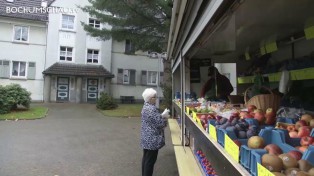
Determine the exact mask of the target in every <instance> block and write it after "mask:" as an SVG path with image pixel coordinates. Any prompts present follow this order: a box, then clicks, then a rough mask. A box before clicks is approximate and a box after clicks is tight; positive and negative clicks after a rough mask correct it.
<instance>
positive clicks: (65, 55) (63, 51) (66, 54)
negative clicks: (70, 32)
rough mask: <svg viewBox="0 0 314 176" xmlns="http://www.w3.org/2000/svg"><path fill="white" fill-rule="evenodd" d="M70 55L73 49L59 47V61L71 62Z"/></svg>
mask: <svg viewBox="0 0 314 176" xmlns="http://www.w3.org/2000/svg"><path fill="white" fill-rule="evenodd" d="M72 53H73V48H71V47H65V46H61V47H60V60H61V61H72V58H73V56H72Z"/></svg>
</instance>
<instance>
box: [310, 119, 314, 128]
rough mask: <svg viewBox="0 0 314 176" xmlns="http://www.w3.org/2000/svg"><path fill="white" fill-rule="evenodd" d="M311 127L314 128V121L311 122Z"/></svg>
mask: <svg viewBox="0 0 314 176" xmlns="http://www.w3.org/2000/svg"><path fill="white" fill-rule="evenodd" d="M310 127H311V128H314V119H312V120H311V121H310Z"/></svg>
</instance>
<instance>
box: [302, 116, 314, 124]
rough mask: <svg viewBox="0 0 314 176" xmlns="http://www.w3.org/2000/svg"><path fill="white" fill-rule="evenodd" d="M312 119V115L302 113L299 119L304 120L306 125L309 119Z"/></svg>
mask: <svg viewBox="0 0 314 176" xmlns="http://www.w3.org/2000/svg"><path fill="white" fill-rule="evenodd" d="M312 119H313V117H312V116H311V115H310V114H303V115H302V116H301V120H304V121H306V123H307V125H309V124H310V121H311V120H312Z"/></svg>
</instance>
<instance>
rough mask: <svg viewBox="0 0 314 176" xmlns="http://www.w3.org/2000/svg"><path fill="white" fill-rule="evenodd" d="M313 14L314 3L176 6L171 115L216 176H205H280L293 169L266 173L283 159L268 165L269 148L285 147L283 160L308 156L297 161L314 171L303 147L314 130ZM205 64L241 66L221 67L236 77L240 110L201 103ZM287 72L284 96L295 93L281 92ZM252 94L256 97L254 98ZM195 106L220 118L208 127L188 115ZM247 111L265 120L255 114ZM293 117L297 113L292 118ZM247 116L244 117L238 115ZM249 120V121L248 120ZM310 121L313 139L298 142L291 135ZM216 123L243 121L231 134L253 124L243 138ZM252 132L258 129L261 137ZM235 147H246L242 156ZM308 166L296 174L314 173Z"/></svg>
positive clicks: (282, 0) (311, 153) (309, 151)
mask: <svg viewBox="0 0 314 176" xmlns="http://www.w3.org/2000/svg"><path fill="white" fill-rule="evenodd" d="M313 8H314V2H313V1H310V0H304V1H294V0H278V1H275V2H274V1H271V0H264V1H259V0H250V1H223V0H214V1H195V2H194V1H189V2H188V1H174V7H173V19H172V23H171V29H170V30H171V31H170V34H171V35H170V38H169V42H168V57H169V59H172V61H173V64H172V73H173V100H174V102H173V111H172V112H173V115H174V116H175V117H177V118H178V123H179V124H180V127H181V141H182V142H181V145H187V147H189V148H191V150H193V151H194V152H195V156H196V160H198V159H200V156H202V157H203V159H200V160H201V161H200V165H201V166H202V165H203V166H204V165H205V166H206V165H209V164H208V163H210V165H211V166H213V169H210V168H208V169H207V170H210V172H208V173H207V172H206V169H205V170H204V175H206V174H207V175H209V173H212V175H215V174H217V175H260V176H261V175H267V174H271V173H270V172H271V171H273V173H272V174H279V173H275V171H277V172H282V173H281V174H283V173H284V172H288V171H287V168H292V167H288V166H286V165H287V164H286V163H285V161H283V166H282V167H279V169H277V170H272V169H271V168H272V167H273V165H271V166H272V167H269V165H267V161H269V160H272V161H273V160H277V159H278V157H279V154H278V157H274V158H271V159H264V158H265V157H269V156H268V155H269V154H270V152H269V150H268V148H265V147H266V146H268V145H270V144H273V145H276V146H279V148H280V149H281V150H282V154H284V153H289V152H291V151H299V152H301V154H302V157H301V158H299V160H300V159H301V160H302V162H303V160H306V162H309V163H310V164H311V165H314V163H313V161H312V159H310V158H314V147H313V144H312V143H310V144H308V145H305V144H304V143H303V144H304V145H303V144H302V143H300V140H301V138H302V137H304V136H308V137H309V138H308V139H309V140H314V138H313V135H314V134H313V133H314V132H313V130H312V128H313V127H312V126H311V118H313V117H312V115H313V111H314V101H313V96H312V95H311V93H310V92H311V89H313V88H314V79H313V75H314V73H313V72H312V70H313V68H314V55H313V53H314V49H313V48H314V39H313V38H314V20H313V19H314V11H313V10H312V9H313ZM195 63H201V64H195ZM206 63H209V65H215V64H217V63H235V64H236V69H235V70H232V71H230V69H224V68H223V66H221V67H220V68H219V71H220V72H222V73H226V71H225V70H229V74H235V75H236V76H237V79H236V80H237V84H236V86H234V88H235V91H234V92H233V94H234V95H238V96H243V101H244V102H245V104H242V105H239V104H238V105H237V106H235V105H234V104H232V103H230V102H223V103H224V106H223V107H222V108H219V109H216V108H215V107H214V106H212V105H213V104H215V103H216V102H213V101H212V100H207V101H206V100H205V101H203V100H201V101H200V99H198V98H200V95H199V92H200V90H199V89H200V85H201V84H202V83H203V82H202V80H206V76H207V75H206V73H205V74H204V71H207V67H208V65H207V64H206ZM221 65H223V64H221ZM283 71H284V72H285V74H286V75H288V77H289V79H288V80H289V81H286V83H285V84H284V88H285V87H289V89H286V90H285V91H281V90H282V81H281V80H282V79H283V78H282V75H283ZM257 76H259V77H257ZM229 78H231V76H229ZM257 78H260V79H261V80H262V81H260V82H259V81H258V79H257ZM256 85H259V86H260V87H259V89H258V91H259V92H258V93H256V92H254V91H255V90H254V89H255V88H256ZM280 86H281V87H280ZM252 87H253V90H252V91H248V90H251V89H252ZM261 87H266V90H261V89H260V88H261ZM265 91H266V93H265ZM192 92H194V93H195V94H196V98H194V99H193V98H191V94H192ZM296 97H297V99H295V98H296ZM292 100H293V101H292ZM191 102H194V103H195V102H196V104H197V103H200V104H202V103H204V105H205V106H206V107H208V108H209V109H210V110H211V111H214V112H215V113H216V116H214V117H212V119H211V120H209V119H208V117H207V116H206V120H207V121H206V123H205V122H202V121H201V120H204V118H205V117H204V116H203V117H202V116H201V115H199V116H196V115H195V114H197V113H200V112H198V110H195V109H193V110H191V111H190V109H189V108H191V107H192V106H190V105H191ZM249 104H250V105H254V106H255V108H254V109H258V111H259V112H257V111H256V112H255V111H251V109H250V108H251V106H248V105H249ZM204 105H203V107H204ZM198 106H199V105H198ZM198 106H195V107H198ZM199 108H200V109H201V106H200V107H199ZM270 108H271V109H270ZM203 109H204V108H203ZM292 109H294V110H295V109H297V111H295V112H294V113H290V114H289V113H287V110H292ZM277 110H278V111H277ZM279 110H282V111H283V112H281V113H280V112H279ZM227 111H228V112H229V114H228V113H227ZM242 112H243V114H242V115H243V117H242V115H240V114H241V113H242ZM244 112H246V114H249V115H247V116H246V115H244ZM276 112H277V114H276ZM221 113H223V115H225V116H223V115H222V114H221ZM217 114H219V115H217ZM235 114H237V115H235ZM270 114H271V115H270ZM273 114H275V115H273ZM283 114H285V115H283ZM304 114H308V115H309V119H308V121H306V120H305V121H306V123H305V124H303V125H302V126H308V129H307V130H305V131H308V132H306V133H309V134H307V135H301V134H299V135H297V136H295V137H293V134H292V133H291V132H293V133H299V131H298V130H297V129H295V128H296V127H297V126H298V125H299V124H300V123H304V122H298V121H302V118H301V116H302V115H304ZM203 115H204V114H203ZM233 116H237V117H236V118H235V117H233ZM270 116H271V118H268V117H270ZM218 117H223V118H226V119H227V120H226V121H232V120H230V119H233V118H235V119H238V120H237V121H238V122H236V121H235V122H234V125H232V126H235V125H236V124H238V126H240V127H241V125H244V126H245V125H246V124H247V127H245V128H246V129H245V130H244V129H243V128H244V127H243V128H242V127H241V128H240V127H239V129H241V130H239V129H238V130H236V132H235V130H234V128H236V127H234V128H233V129H232V128H230V125H225V123H222V124H219V119H217V118H218ZM246 118H247V119H246ZM250 119H252V120H250ZM313 119H314V118H313ZM217 121H218V122H217ZM303 121H304V119H303ZM241 123H242V124H241ZM312 123H314V122H312ZM240 124H241V125H240ZM223 125H225V126H223ZM253 125H256V129H254V130H256V131H254V130H253V127H252V126H253ZM250 128H251V129H250ZM301 129H302V130H303V127H302V128H301ZM311 130H312V131H311ZM239 131H240V132H239ZM248 131H250V132H249V134H250V135H248V133H247V132H248ZM252 131H253V132H252ZM300 133H301V132H300ZM253 136H258V137H259V139H255V140H257V141H258V142H260V141H261V140H263V145H260V146H255V147H254V146H252V142H250V141H249V140H251V137H253ZM269 136H272V137H269ZM235 140H238V141H240V144H239V146H238V148H237V147H236V145H235V143H237V142H235ZM278 141H279V142H278ZM304 146H306V147H304ZM231 151H236V152H231ZM276 156H277V155H276ZM271 157H273V156H271ZM280 157H287V156H286V155H282V156H280ZM204 158H206V160H208V162H206V160H205V159H204ZM288 158H289V157H288ZM280 161H281V160H280ZM279 163H280V162H279ZM294 164H295V163H294ZM301 165H302V168H300V166H301ZM303 165H304V164H298V165H294V166H293V168H298V169H299V170H295V171H294V172H300V170H302V171H303V172H306V173H308V174H309V172H310V169H309V168H311V167H313V166H311V167H309V168H307V169H304V168H303ZM200 168H202V167H200ZM205 168H206V167H205ZM203 169H204V167H203ZM212 170H215V172H213V171H212ZM290 170H291V169H290Z"/></svg>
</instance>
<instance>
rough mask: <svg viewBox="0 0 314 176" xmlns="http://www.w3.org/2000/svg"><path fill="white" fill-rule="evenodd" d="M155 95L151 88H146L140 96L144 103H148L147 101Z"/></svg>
mask: <svg viewBox="0 0 314 176" xmlns="http://www.w3.org/2000/svg"><path fill="white" fill-rule="evenodd" d="M156 94H157V92H156V90H155V89H153V88H147V89H145V90H144V92H143V94H142V96H143V99H144V101H145V102H149V100H150V99H151V98H152V97H154V96H155V95H156Z"/></svg>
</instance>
